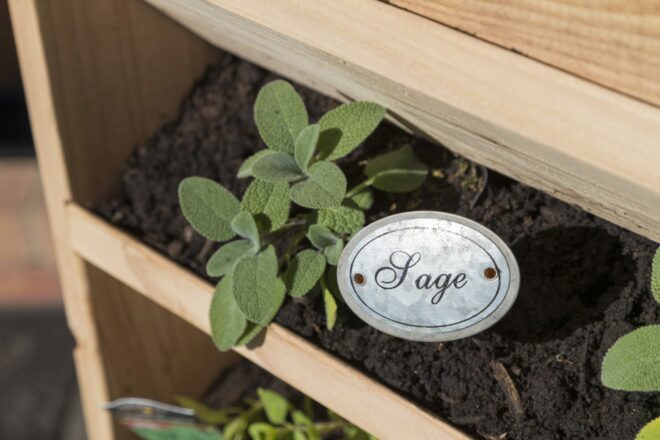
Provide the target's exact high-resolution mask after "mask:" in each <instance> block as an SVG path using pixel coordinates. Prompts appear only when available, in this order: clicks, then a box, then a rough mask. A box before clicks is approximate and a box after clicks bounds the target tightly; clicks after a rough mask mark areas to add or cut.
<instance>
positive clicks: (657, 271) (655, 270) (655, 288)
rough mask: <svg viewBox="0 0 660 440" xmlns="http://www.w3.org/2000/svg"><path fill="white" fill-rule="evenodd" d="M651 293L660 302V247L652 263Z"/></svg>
mask: <svg viewBox="0 0 660 440" xmlns="http://www.w3.org/2000/svg"><path fill="white" fill-rule="evenodd" d="M651 293H652V294H653V297H654V298H655V300H656V301H657V302H659V303H660V247H659V248H657V249H656V250H655V256H654V257H653V263H651Z"/></svg>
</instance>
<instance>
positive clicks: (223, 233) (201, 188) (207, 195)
mask: <svg viewBox="0 0 660 440" xmlns="http://www.w3.org/2000/svg"><path fill="white" fill-rule="evenodd" d="M179 204H180V205H181V211H182V212H183V216H184V217H185V218H186V220H188V223H190V225H191V226H192V227H193V229H195V230H196V231H197V232H199V233H200V234H201V235H203V236H204V237H206V238H208V239H209V240H215V241H226V240H229V239H231V238H232V237H233V236H234V235H235V234H234V231H233V230H232V229H231V220H232V219H233V218H234V216H235V215H236V214H237V213H238V211H239V203H238V200H237V199H236V197H234V195H233V194H232V193H230V192H229V191H227V190H226V189H225V188H224V187H222V186H221V185H220V184H219V183H217V182H214V181H213V180H211V179H206V178H204V177H188V178H185V179H183V180H182V181H181V184H180V185H179Z"/></svg>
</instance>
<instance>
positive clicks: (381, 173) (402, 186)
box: [364, 145, 429, 193]
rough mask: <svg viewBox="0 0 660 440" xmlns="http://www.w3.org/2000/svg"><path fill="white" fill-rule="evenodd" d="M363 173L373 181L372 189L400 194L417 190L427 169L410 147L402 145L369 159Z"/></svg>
mask: <svg viewBox="0 0 660 440" xmlns="http://www.w3.org/2000/svg"><path fill="white" fill-rule="evenodd" d="M364 172H365V174H366V175H367V177H369V178H370V179H372V180H373V187H374V188H377V189H380V190H382V191H388V192H399V193H401V192H409V191H413V190H415V189H417V188H419V186H420V185H421V184H422V183H424V180H426V176H427V174H428V172H429V169H428V167H427V166H426V164H424V163H423V162H421V161H420V160H419V159H417V157H416V156H415V152H414V151H413V149H412V147H411V146H410V145H404V146H403V147H401V148H399V149H398V150H394V151H391V152H389V153H385V154H382V155H380V156H377V157H374V158H373V159H371V160H370V161H369V162H368V163H367V167H366V168H365V170H364Z"/></svg>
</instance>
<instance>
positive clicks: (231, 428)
mask: <svg viewBox="0 0 660 440" xmlns="http://www.w3.org/2000/svg"><path fill="white" fill-rule="evenodd" d="M246 429H247V421H246V420H245V419H244V418H243V417H236V418H235V419H234V420H232V421H231V422H229V423H228V424H226V425H225V427H224V429H223V430H222V438H223V439H225V440H233V439H236V438H243V437H242V436H241V434H242V433H244V432H245V430H246Z"/></svg>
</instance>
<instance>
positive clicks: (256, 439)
mask: <svg viewBox="0 0 660 440" xmlns="http://www.w3.org/2000/svg"><path fill="white" fill-rule="evenodd" d="M248 433H249V434H250V438H251V439H252V440H277V430H276V429H275V427H273V426H271V425H269V424H268V423H264V422H255V423H252V424H251V425H250V426H249V427H248Z"/></svg>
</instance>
